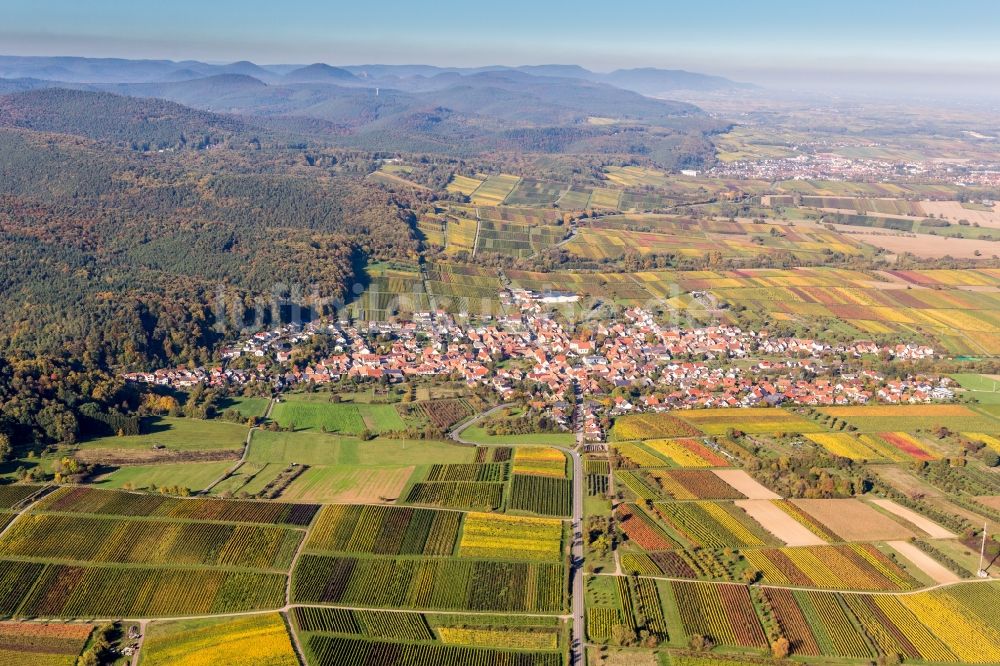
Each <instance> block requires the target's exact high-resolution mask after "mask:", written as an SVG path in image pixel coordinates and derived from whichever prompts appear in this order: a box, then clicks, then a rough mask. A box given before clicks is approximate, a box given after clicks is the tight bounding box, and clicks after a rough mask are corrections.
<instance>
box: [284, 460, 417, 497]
mask: <svg viewBox="0 0 1000 666" xmlns="http://www.w3.org/2000/svg"><path fill="white" fill-rule="evenodd" d="M413 469H414V468H413V467H412V466H396V467H390V466H385V467H358V466H354V465H327V466H324V467H310V468H308V469H307V470H305V472H303V474H302V475H301V476H299V477H298V478H296V479H295V481H293V482H292V484H291V485H290V486H289V487H288V488H287V489H286V490H285V491H284V492H283V493H282V494H281V499H283V500H287V501H293V502H381V501H384V500H383V499H382V498H387V499H396V498H398V497H399V496H400V495H401V493H402V491H403V489H404V488H405V487H406V484H407V482H408V481H409V479H410V477H411V476H412V475H413Z"/></svg>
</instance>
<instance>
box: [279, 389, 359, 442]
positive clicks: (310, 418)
mask: <svg viewBox="0 0 1000 666" xmlns="http://www.w3.org/2000/svg"><path fill="white" fill-rule="evenodd" d="M309 397H310V398H311V397H313V396H309ZM319 397H325V396H319ZM271 419H272V420H274V421H275V422H277V423H278V424H279V425H281V427H282V428H292V429H294V430H316V431H322V430H325V431H326V432H337V433H342V434H346V435H357V434H360V433H361V431H363V430H365V428H366V426H365V422H364V419H362V418H361V413H360V412H359V411H358V408H357V406H356V405H352V404H349V403H332V402H320V401H319V399H313V400H310V399H307V398H304V397H303V396H302V395H301V394H293V395H289V396H283V397H282V398H281V402H279V403H277V404H276V405H275V406H274V409H272V410H271Z"/></svg>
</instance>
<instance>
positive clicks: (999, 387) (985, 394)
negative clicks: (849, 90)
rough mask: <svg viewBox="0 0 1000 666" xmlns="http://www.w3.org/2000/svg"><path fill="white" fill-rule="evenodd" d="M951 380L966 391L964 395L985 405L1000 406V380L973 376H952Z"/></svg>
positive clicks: (984, 376)
mask: <svg viewBox="0 0 1000 666" xmlns="http://www.w3.org/2000/svg"><path fill="white" fill-rule="evenodd" d="M951 378H952V379H954V380H955V381H957V382H958V383H959V384H961V386H962V388H964V389H965V393H964V394H963V395H965V396H967V397H970V398H975V399H976V401H977V402H980V403H982V404H984V405H1000V380H996V379H991V378H990V377H987V376H986V375H973V374H959V375H951Z"/></svg>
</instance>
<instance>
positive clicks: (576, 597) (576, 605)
mask: <svg viewBox="0 0 1000 666" xmlns="http://www.w3.org/2000/svg"><path fill="white" fill-rule="evenodd" d="M511 406H512V405H510V404H504V405H497V406H496V407H494V408H493V409H490V410H488V411H485V412H483V413H482V414H479V415H478V416H476V417H475V418H472V419H469V420H468V421H466V422H465V423H463V424H461V425H460V426H458V427H457V428H455V429H454V430H452V431H451V432H450V433H449V434H448V436H449V437H451V438H452V439H453V440H455V441H456V442H459V443H460V444H475V442H471V441H469V440H467V439H463V438H462V433H463V432H465V430H466V428H469V427H471V426H473V425H475V424H476V423H479V422H480V421H482V420H483V419H485V418H488V417H489V416H491V415H492V414H495V413H496V412H499V411H501V410H503V409H506V408H508V407H511ZM580 410H581V405H580V397H579V396H577V406H576V411H575V422H576V447H575V448H569V447H565V446H557V445H550V446H553V448H557V449H562V450H563V451H565V452H566V453H568V454H569V456H570V457H571V458H572V459H573V513H572V517H571V519H570V520H571V526H572V529H571V530H570V531H571V532H572V537H571V539H572V541H571V544H572V545H571V547H570V587H569V590H570V604H571V609H572V612H571V615H570V617H572V619H573V629H572V635H571V638H570V665H571V666H583V664H584V663H586V662H585V661H584V659H585V657H586V655H585V654H584V649H585V642H586V636H585V634H584V630H585V629H584V603H583V601H584V581H583V493H584V490H583V478H584V477H583V456H581V455H580V451H581V450H582V448H583V419H581V418H580Z"/></svg>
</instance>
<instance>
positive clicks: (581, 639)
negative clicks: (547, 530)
mask: <svg viewBox="0 0 1000 666" xmlns="http://www.w3.org/2000/svg"><path fill="white" fill-rule="evenodd" d="M577 420H578V421H579V419H577ZM581 444H583V432H582V426H581V430H580V431H579V432H578V433H577V446H578V447H579V446H580V445H581ZM569 454H570V455H571V456H572V457H573V546H572V548H571V550H570V557H571V565H570V581H571V582H570V590H571V598H570V603H571V607H572V611H573V633H572V638H571V641H570V664H571V666H572V665H575V666H583V664H584V663H586V662H585V661H584V660H585V658H586V655H585V653H584V650H585V644H586V634H585V633H584V603H583V600H584V590H583V456H581V455H580V452H579V451H578V450H573V451H570V452H569Z"/></svg>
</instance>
